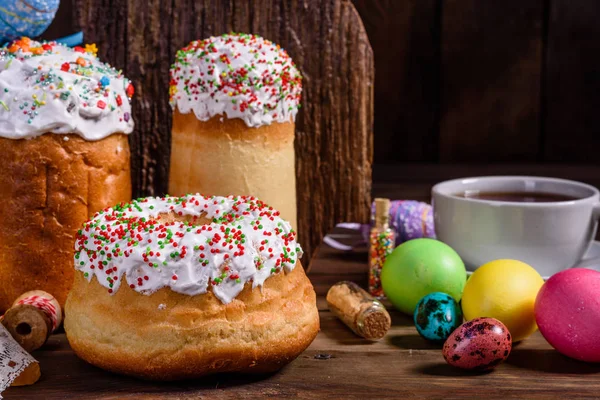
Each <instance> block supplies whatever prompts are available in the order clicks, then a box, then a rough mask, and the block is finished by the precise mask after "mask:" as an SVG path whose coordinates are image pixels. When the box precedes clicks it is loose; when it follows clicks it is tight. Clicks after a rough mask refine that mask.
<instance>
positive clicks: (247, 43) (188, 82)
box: [170, 33, 302, 127]
mask: <svg viewBox="0 0 600 400" xmlns="http://www.w3.org/2000/svg"><path fill="white" fill-rule="evenodd" d="M301 92H302V77H301V76H300V73H299V72H298V70H297V69H296V66H295V65H294V63H293V61H292V59H291V58H290V57H289V55H288V54H287V53H286V52H285V50H283V49H281V48H280V47H279V46H278V45H276V44H274V43H272V42H270V41H268V40H266V39H263V38H262V37H260V36H256V35H247V34H233V33H232V34H228V35H222V36H217V37H210V38H208V39H205V40H201V41H193V42H191V43H190V44H189V45H188V46H187V47H184V48H183V49H181V50H179V51H178V52H177V55H176V59H175V63H174V64H173V66H172V67H171V87H170V94H171V106H172V107H173V108H174V109H175V108H177V109H179V111H180V112H181V113H183V114H187V113H189V112H191V111H192V110H193V111H194V114H195V115H196V117H197V118H198V119H199V120H201V121H206V120H208V119H210V118H212V117H214V116H215V115H226V116H227V118H241V119H243V120H244V122H246V124H247V125H248V126H250V127H259V126H262V125H269V124H271V123H272V122H290V121H295V119H296V114H297V112H298V109H299V107H300V97H301Z"/></svg>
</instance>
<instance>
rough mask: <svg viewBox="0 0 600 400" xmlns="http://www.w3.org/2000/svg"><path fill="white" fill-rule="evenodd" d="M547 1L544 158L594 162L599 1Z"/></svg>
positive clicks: (599, 85)
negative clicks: (548, 6)
mask: <svg viewBox="0 0 600 400" xmlns="http://www.w3.org/2000/svg"><path fill="white" fill-rule="evenodd" d="M549 3H550V12H549V24H548V49H547V56H546V75H545V80H544V83H545V87H546V95H545V96H544V101H545V104H546V114H545V128H546V129H545V131H546V132H545V135H546V141H545V143H544V155H545V159H547V160H549V161H555V162H577V163H594V164H598V163H600V157H599V156H598V151H599V149H600V118H598V109H599V108H600V58H599V57H598V54H599V53H598V50H599V48H600V46H599V45H598V37H600V25H599V24H598V18H599V17H600V2H597V1H581V2H576V3H574V2H571V1H568V0H552V1H550V2H549Z"/></svg>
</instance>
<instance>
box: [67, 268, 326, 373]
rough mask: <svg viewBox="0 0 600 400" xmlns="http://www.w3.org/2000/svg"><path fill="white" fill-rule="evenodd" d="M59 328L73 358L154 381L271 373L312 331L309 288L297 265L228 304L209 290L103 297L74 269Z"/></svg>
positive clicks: (315, 320)
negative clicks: (241, 373)
mask: <svg viewBox="0 0 600 400" xmlns="http://www.w3.org/2000/svg"><path fill="white" fill-rule="evenodd" d="M65 314H66V317H65V331H66V332H67V338H68V340H69V343H70V344H71V347H72V348H73V350H74V351H75V352H76V353H77V355H78V356H79V357H81V358H82V359H84V360H86V361H88V362H89V363H91V364H93V365H96V366H98V367H100V368H104V369H107V370H110V371H113V372H118V373H122V374H126V375H132V376H137V377H141V378H146V379H155V380H175V379H186V378H196V377H200V376H203V375H207V374H212V373H219V372H232V371H236V372H243V373H263V372H271V371H276V370H278V369H280V368H281V367H283V366H284V365H285V364H287V363H288V362H290V361H292V360H293V359H294V358H296V357H297V356H298V355H299V354H300V353H302V351H304V350H305V349H306V348H307V347H308V345H309V344H310V343H311V342H312V341H313V339H314V338H315V336H316V335H317V333H318V331H319V315H318V311H317V307H316V296H315V292H314V289H313V287H312V285H311V283H310V281H309V280H308V278H307V277H306V274H305V273H304V269H303V268H302V267H301V266H300V265H298V266H296V268H294V269H293V270H292V271H291V272H290V273H287V274H286V273H284V272H281V273H278V274H276V275H274V276H272V277H270V278H269V279H267V280H266V281H265V284H264V286H263V287H262V288H254V289H252V286H251V284H250V283H248V284H246V286H245V288H244V290H243V291H242V292H241V293H240V294H239V295H238V296H237V297H236V298H235V299H233V301H232V302H231V303H229V304H223V303H222V302H221V301H219V300H218V299H217V298H216V297H215V296H214V295H213V293H212V292H211V291H209V292H207V293H205V294H201V295H197V296H188V295H184V294H179V293H176V292H173V291H172V290H171V289H168V288H164V289H160V290H159V291H157V292H155V293H153V294H151V295H149V296H147V295H143V294H140V293H138V292H136V291H135V290H133V289H130V288H129V286H128V285H121V287H120V288H119V290H118V291H117V292H116V293H115V294H114V295H112V296H111V295H110V294H108V293H107V291H106V289H105V288H104V287H102V286H101V285H100V284H99V283H98V282H97V281H96V279H95V278H93V279H92V281H91V282H90V283H88V282H87V280H86V279H85V278H84V277H83V274H82V273H81V272H76V276H75V281H74V285H73V289H72V291H71V293H70V294H69V297H68V300H67V305H66V310H65Z"/></svg>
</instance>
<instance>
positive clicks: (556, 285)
mask: <svg viewBox="0 0 600 400" xmlns="http://www.w3.org/2000/svg"><path fill="white" fill-rule="evenodd" d="M535 319H536V321H537V325H538V327H539V329H540V332H541V333H542V335H544V338H546V340H547V341H548V343H550V344H551V345H552V347H554V348H555V349H556V350H558V351H559V352H560V353H562V354H564V355H565V356H568V357H571V358H575V359H577V360H581V361H587V362H600V334H599V333H600V272H597V271H593V270H590V269H585V268H573V269H567V270H565V271H562V272H559V273H558V274H555V275H553V276H552V277H551V278H550V279H548V281H546V283H544V285H543V286H542V288H541V289H540V291H539V293H538V295H537V298H536V301H535Z"/></svg>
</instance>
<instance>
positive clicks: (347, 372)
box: [4, 237, 600, 399]
mask: <svg viewBox="0 0 600 400" xmlns="http://www.w3.org/2000/svg"><path fill="white" fill-rule="evenodd" d="M355 238H356V237H354V239H355ZM350 239H353V238H350ZM366 260H367V254H366V250H365V249H360V250H357V251H355V252H352V253H340V252H337V251H335V250H333V249H331V248H329V247H327V246H325V245H323V246H321V248H320V250H319V252H318V254H317V256H316V257H315V260H314V264H313V267H312V269H311V272H310V274H309V276H310V277H311V279H312V281H313V283H314V286H315V290H316V292H317V295H318V307H319V311H320V317H321V332H320V333H319V335H318V336H317V338H316V340H315V341H314V342H313V343H312V344H311V346H310V347H309V348H308V349H307V350H306V351H305V352H304V353H303V354H302V355H301V356H300V357H298V359H296V360H295V361H294V362H292V363H291V364H290V365H288V366H287V367H285V368H284V369H283V370H282V371H280V372H279V373H276V374H272V375H267V376H258V377H245V376H240V375H222V376H213V377H209V378H206V379H202V380H197V381H186V382H176V383H154V382H145V381H140V380H136V379H132V378H127V377H122V376H118V375H114V374H111V373H108V372H105V371H103V370H100V369H98V368H95V367H93V366H91V365H88V364H86V363H85V362H83V361H81V360H79V359H78V358H77V357H76V356H75V355H74V354H73V352H72V351H71V349H70V348H69V345H68V343H67V341H66V338H65V336H64V334H57V335H54V336H52V337H51V338H50V340H49V341H48V343H47V344H46V346H45V347H44V348H43V349H41V350H39V351H37V352H35V353H34V356H35V357H36V358H37V359H38V360H39V361H40V363H41V368H42V378H41V379H40V381H39V382H38V383H36V384H35V385H33V386H29V387H21V388H9V389H7V390H6V391H5V392H4V396H5V398H6V399H64V398H76V399H123V398H142V399H162V398H166V397H168V398H169V399H191V398H252V399H257V398H265V397H266V398H276V397H288V398H289V397H291V398H346V399H348V398H357V399H365V398H444V399H452V398H479V397H481V398H486V399H491V398H503V399H505V398H520V399H537V398H562V399H566V398H569V399H572V398H599V397H600V365H592V364H585V363H581V362H577V361H574V360H571V359H569V358H566V357H564V356H562V355H560V354H559V353H557V352H556V351H554V350H553V349H552V348H551V347H550V346H549V345H548V343H546V341H545V340H544V339H543V338H542V336H541V335H540V334H539V333H536V334H535V335H533V337H531V338H529V339H527V340H525V341H524V342H523V343H520V344H519V345H517V346H515V348H514V349H513V351H512V354H511V355H510V357H509V359H508V360H507V361H506V362H505V363H504V364H501V365H500V366H499V367H498V368H497V369H496V370H495V371H493V372H490V373H485V374H471V373H465V372H462V371H460V370H457V369H454V368H452V367H450V366H449V365H447V364H446V363H445V361H444V359H443V357H442V354H441V350H440V347H439V346H436V345H432V344H430V343H427V342H426V341H424V340H423V339H422V338H421V337H420V336H419V335H418V334H417V331H416V330H415V328H414V326H413V324H412V321H411V318H409V317H407V316H404V315H401V314H399V313H398V312H396V311H392V312H391V314H392V319H393V326H392V329H391V331H390V332H389V333H388V335H387V336H386V337H385V338H384V339H382V340H381V341H378V342H369V341H365V340H363V339H361V338H359V337H357V336H355V335H354V334H353V333H352V332H351V331H350V330H348V329H347V328H346V326H345V325H343V324H342V323H341V322H340V321H338V320H337V319H336V317H334V316H333V315H332V314H331V312H329V311H328V310H327V304H326V302H325V299H324V296H325V294H326V292H327V290H328V289H329V287H330V286H331V285H332V284H334V283H335V282H337V281H339V280H342V279H347V280H353V281H355V282H357V283H360V284H361V285H363V286H364V285H365V284H366V274H367V272H366V271H367V270H366Z"/></svg>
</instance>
